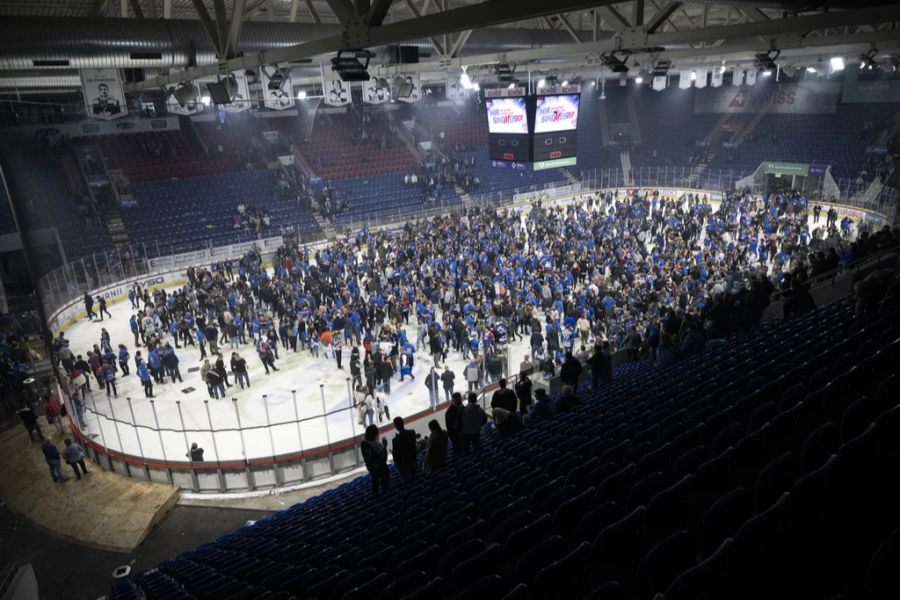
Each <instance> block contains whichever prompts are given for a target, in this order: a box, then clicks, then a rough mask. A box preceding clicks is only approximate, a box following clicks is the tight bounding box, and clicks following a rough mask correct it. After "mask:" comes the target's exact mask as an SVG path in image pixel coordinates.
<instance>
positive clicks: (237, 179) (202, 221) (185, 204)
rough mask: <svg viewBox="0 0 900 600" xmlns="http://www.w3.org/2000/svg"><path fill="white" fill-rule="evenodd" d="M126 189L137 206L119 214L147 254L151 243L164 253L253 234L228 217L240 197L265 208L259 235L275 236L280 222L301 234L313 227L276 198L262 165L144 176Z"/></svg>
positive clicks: (294, 206)
mask: <svg viewBox="0 0 900 600" xmlns="http://www.w3.org/2000/svg"><path fill="white" fill-rule="evenodd" d="M132 188H133V192H134V195H135V196H136V197H137V206H135V207H131V208H123V209H122V213H123V215H124V217H125V221H126V224H127V226H128V230H129V232H130V233H131V235H132V236H133V237H134V239H135V241H136V243H138V244H140V243H143V244H144V245H145V246H146V247H147V251H148V252H149V253H150V254H151V255H152V254H154V252H155V248H156V244H157V242H158V243H159V247H160V252H161V253H162V254H168V253H169V252H176V253H177V252H187V251H191V250H197V249H201V248H205V247H207V246H209V245H213V246H218V245H223V244H228V243H233V242H237V241H239V240H240V241H248V240H249V239H255V238H256V237H257V236H256V235H249V234H246V233H240V230H239V229H235V228H234V221H233V216H234V214H235V212H236V211H237V207H238V205H239V204H241V203H242V202H243V203H250V204H253V205H254V206H256V207H257V208H258V209H260V210H266V211H268V213H269V216H270V217H271V223H272V224H271V227H270V228H269V230H268V231H264V232H262V234H261V235H262V236H263V237H266V236H271V235H278V234H279V233H280V232H281V229H282V227H289V226H293V227H295V228H299V231H300V232H301V233H304V232H307V233H308V232H310V231H314V230H316V229H317V227H318V226H317V224H316V222H315V220H314V219H313V218H312V216H311V215H310V214H309V213H308V212H305V211H301V210H300V209H299V208H298V206H297V204H296V201H294V200H290V199H285V200H281V199H278V197H277V196H276V193H275V178H274V177H273V175H272V173H271V172H270V171H268V170H266V169H256V170H251V171H240V172H231V173H222V174H219V175H205V176H200V177H187V178H184V179H171V180H167V181H148V182H143V183H138V184H136V185H134V186H132Z"/></svg>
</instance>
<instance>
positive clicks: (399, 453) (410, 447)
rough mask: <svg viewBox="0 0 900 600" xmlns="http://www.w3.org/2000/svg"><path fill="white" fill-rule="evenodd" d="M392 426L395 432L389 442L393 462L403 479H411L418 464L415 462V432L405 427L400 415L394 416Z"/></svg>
mask: <svg viewBox="0 0 900 600" xmlns="http://www.w3.org/2000/svg"><path fill="white" fill-rule="evenodd" d="M394 427H395V428H396V429H397V434H396V435H395V436H394V439H393V441H392V442H391V454H393V455H394V464H395V465H397V471H399V472H400V477H402V478H403V481H412V480H413V479H415V478H416V471H417V467H418V465H417V464H416V434H415V432H413V431H410V430H408V429H406V426H405V425H404V423H403V418H402V417H394Z"/></svg>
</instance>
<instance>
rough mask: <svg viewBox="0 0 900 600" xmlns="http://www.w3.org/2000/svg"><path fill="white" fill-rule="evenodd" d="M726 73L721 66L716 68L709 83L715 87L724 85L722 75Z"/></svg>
mask: <svg viewBox="0 0 900 600" xmlns="http://www.w3.org/2000/svg"><path fill="white" fill-rule="evenodd" d="M724 73H725V71H724V70H722V69H721V68H718V67H717V68H715V69H713V72H712V77H710V80H711V81H710V82H709V84H710V85H711V86H713V87H714V88H717V87H722V75H723V74H724Z"/></svg>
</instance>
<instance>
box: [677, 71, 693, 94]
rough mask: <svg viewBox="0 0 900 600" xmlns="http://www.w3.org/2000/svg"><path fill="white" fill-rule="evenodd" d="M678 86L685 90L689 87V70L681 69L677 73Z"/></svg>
mask: <svg viewBox="0 0 900 600" xmlns="http://www.w3.org/2000/svg"><path fill="white" fill-rule="evenodd" d="M678 87H679V88H681V89H683V90H686V89H688V88H689V87H691V72H690V71H681V72H680V73H678Z"/></svg>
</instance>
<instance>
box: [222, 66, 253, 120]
mask: <svg viewBox="0 0 900 600" xmlns="http://www.w3.org/2000/svg"><path fill="white" fill-rule="evenodd" d="M231 77H232V78H233V80H234V96H233V97H232V98H231V104H223V105H222V106H221V107H220V108H221V109H222V110H224V111H225V112H231V113H236V112H243V111H245V110H250V108H252V107H253V98H251V97H250V85H249V84H248V83H247V72H246V71H244V70H243V69H241V70H240V71H235V72H234V73H232V74H231Z"/></svg>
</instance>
